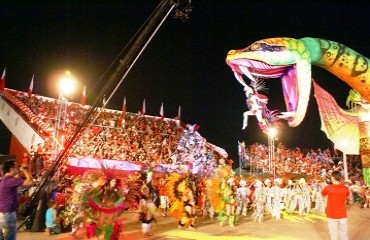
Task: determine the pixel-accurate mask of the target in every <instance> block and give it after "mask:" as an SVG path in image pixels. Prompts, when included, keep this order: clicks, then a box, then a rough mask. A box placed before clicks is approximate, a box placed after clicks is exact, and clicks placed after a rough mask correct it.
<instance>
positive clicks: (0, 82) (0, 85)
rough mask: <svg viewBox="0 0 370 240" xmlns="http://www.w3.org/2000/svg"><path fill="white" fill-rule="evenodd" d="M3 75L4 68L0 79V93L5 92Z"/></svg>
mask: <svg viewBox="0 0 370 240" xmlns="http://www.w3.org/2000/svg"><path fill="white" fill-rule="evenodd" d="M5 74H6V68H4V71H3V75H2V76H1V79H0V91H1V92H3V91H4V90H5Z"/></svg>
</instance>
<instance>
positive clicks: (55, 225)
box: [45, 200, 61, 235]
mask: <svg viewBox="0 0 370 240" xmlns="http://www.w3.org/2000/svg"><path fill="white" fill-rule="evenodd" d="M57 208H58V202H57V201H55V200H49V202H48V210H46V215H45V225H46V228H47V229H48V231H49V235H54V234H58V233H61V228H60V226H59V217H58V210H57Z"/></svg>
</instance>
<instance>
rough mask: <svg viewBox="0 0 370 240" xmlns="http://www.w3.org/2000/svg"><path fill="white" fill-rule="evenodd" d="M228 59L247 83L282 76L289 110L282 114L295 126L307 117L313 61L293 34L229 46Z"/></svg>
mask: <svg viewBox="0 0 370 240" xmlns="http://www.w3.org/2000/svg"><path fill="white" fill-rule="evenodd" d="M226 63H227V64H228V65H229V67H230V68H231V70H232V71H233V72H234V75H235V78H236V79H237V80H238V82H239V83H240V84H242V85H243V86H244V87H245V86H247V83H246V82H245V81H244V79H243V76H245V77H247V78H249V79H250V80H251V81H252V82H256V81H258V79H274V78H280V79H281V83H282V90H283V94H284V101H285V106H286V112H284V111H281V115H280V118H281V119H285V120H287V121H288V124H289V126H291V127H296V126H298V125H299V124H300V123H301V122H302V121H303V119H304V116H305V114H306V110H307V105H308V100H309V96H310V91H311V63H310V58H309V52H308V50H307V48H306V46H305V44H304V43H303V42H302V41H301V40H298V39H294V38H270V39H264V40H260V41H257V42H255V43H253V44H251V45H250V46H248V47H246V48H243V49H240V50H230V51H229V52H228V54H227V57H226Z"/></svg>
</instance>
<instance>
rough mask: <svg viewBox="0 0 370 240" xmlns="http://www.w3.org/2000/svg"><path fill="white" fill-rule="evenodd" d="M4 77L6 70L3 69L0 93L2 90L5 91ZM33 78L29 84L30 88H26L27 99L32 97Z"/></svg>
mask: <svg viewBox="0 0 370 240" xmlns="http://www.w3.org/2000/svg"><path fill="white" fill-rule="evenodd" d="M5 75H6V68H4V71H3V74H2V75H1V79H0V92H4V90H5ZM33 78H34V75H33V76H32V80H31V84H30V86H29V88H28V91H27V93H28V96H29V97H31V96H32V91H33Z"/></svg>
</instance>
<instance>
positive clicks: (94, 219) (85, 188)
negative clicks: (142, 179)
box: [66, 166, 139, 240]
mask: <svg viewBox="0 0 370 240" xmlns="http://www.w3.org/2000/svg"><path fill="white" fill-rule="evenodd" d="M110 170H112V169H106V168H104V167H103V166H102V169H101V170H91V171H88V172H86V173H85V174H84V176H83V177H82V179H81V180H79V181H76V182H75V187H74V190H75V191H74V192H73V195H72V200H73V201H71V202H70V203H69V206H67V207H66V210H67V211H71V214H76V212H75V211H77V212H78V214H77V216H76V218H75V219H74V220H73V221H74V224H75V226H76V225H77V224H78V223H84V225H85V230H86V235H87V238H95V237H99V236H100V235H103V236H104V239H109V240H118V239H119V238H120V234H121V232H122V230H123V228H122V227H123V218H122V217H123V216H122V214H123V212H124V210H125V209H126V208H133V207H134V205H136V199H137V197H138V196H139V185H138V184H136V183H135V180H136V179H135V177H133V179H131V178H130V177H127V176H120V175H119V174H117V173H115V172H114V171H110ZM123 179H125V180H123ZM131 181H132V182H131ZM129 186H130V187H129ZM66 215H70V214H66Z"/></svg>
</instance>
